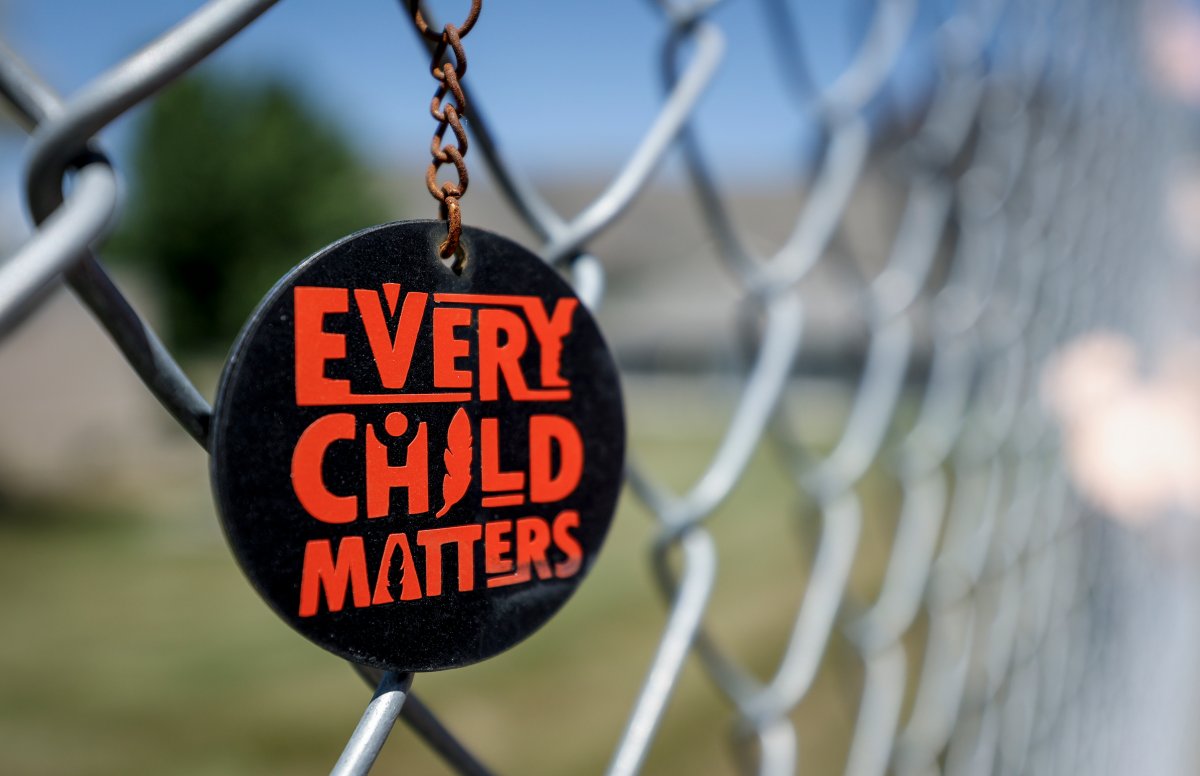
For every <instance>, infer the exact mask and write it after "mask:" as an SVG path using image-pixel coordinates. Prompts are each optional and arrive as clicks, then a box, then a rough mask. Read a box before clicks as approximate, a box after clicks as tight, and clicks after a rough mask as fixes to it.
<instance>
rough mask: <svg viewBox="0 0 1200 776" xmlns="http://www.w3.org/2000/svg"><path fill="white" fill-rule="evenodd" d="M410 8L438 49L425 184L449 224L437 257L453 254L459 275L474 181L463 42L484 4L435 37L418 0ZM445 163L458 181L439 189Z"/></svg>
mask: <svg viewBox="0 0 1200 776" xmlns="http://www.w3.org/2000/svg"><path fill="white" fill-rule="evenodd" d="M409 5H410V9H411V11H412V14H413V21H414V23H415V24H416V27H417V30H418V31H419V32H420V33H421V35H423V36H424V37H425V38H426V39H427V40H430V41H434V42H435V43H436V45H435V47H434V49H433V65H432V73H433V77H434V78H435V79H436V80H437V82H438V88H437V91H436V92H434V95H433V100H432V101H431V102H430V104H429V113H430V115H432V116H433V118H434V120H436V121H437V123H438V125H437V129H436V130H434V132H433V141H432V142H431V143H430V146H429V153H430V155H431V156H432V157H433V161H431V162H430V163H429V169H428V170H427V171H426V173H425V186H426V188H428V189H429V193H430V194H431V195H432V196H433V198H434V199H436V200H437V201H438V203H439V216H440V218H441V219H442V220H443V221H446V226H447V229H446V239H445V240H444V241H442V244H441V245H440V246H439V247H438V253H440V254H441V257H442V258H443V259H448V258H450V257H451V256H454V257H455V263H454V268H455V270H456V271H458V270H460V269H461V267H462V262H463V261H464V260H465V257H464V255H463V252H462V251H461V250H460V248H461V246H460V245H459V239H460V238H461V236H462V212H461V208H460V206H459V200H460V199H462V197H463V196H464V195H465V194H466V193H467V185H468V183H469V182H470V177H469V176H468V174H467V163H466V162H465V161H464V159H463V157H465V156H466V155H467V130H466V129H464V128H463V125H462V120H463V119H464V118H466V116H467V95H466V93H465V92H464V91H463V88H462V82H461V80H462V77H463V76H464V75H466V74H467V53H466V51H465V50H464V49H463V45H462V39H463V38H465V37H466V36H467V34H468V33H469V32H470V31H471V28H472V27H474V26H475V22H476V20H477V19H478V18H479V11H480V9H481V8H482V6H483V0H471V10H470V11H469V12H468V14H467V18H466V20H465V21H464V22H463V23H462V26H461V27H456V26H455V25H453V24H451V23H449V22H447V23H446V25H445V26H444V27H443V28H442V33H441V35H438V34H436V33H434V32H433V30H431V29H430V27H429V25H428V24H427V23H426V21H425V17H424V16H422V14H421V6H420V2H419V0H412V1H411V2H410V4H409ZM451 53H452V54H453V55H454V57H453V59H454V61H453V62H451V61H450V57H449V56H448V54H451ZM447 94H449V95H450V96H451V97H452V98H453V99H454V102H453V103H450V102H446V101H445V99H446V95H447ZM447 128H449V129H450V130H451V131H452V132H453V133H454V140H455V143H446V142H445V137H446V129H447ZM445 164H453V165H454V171H455V172H456V173H457V175H458V182H457V183H453V182H451V181H446V182H445V183H443V184H442V185H441V186H438V182H437V178H438V171H439V170H440V169H441V168H442V166H443V165H445Z"/></svg>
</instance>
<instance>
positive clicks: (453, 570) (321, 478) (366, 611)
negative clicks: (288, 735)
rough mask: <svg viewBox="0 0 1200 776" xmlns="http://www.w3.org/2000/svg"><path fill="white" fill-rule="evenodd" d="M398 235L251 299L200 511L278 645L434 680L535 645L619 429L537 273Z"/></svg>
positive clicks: (582, 341)
mask: <svg viewBox="0 0 1200 776" xmlns="http://www.w3.org/2000/svg"><path fill="white" fill-rule="evenodd" d="M445 231H446V226H445V224H444V223H442V222H437V221H407V222H400V223H393V224H387V225H384V226H378V227H374V228H371V229H367V230H365V231H362V232H359V233H357V234H355V235H352V236H350V237H347V238H345V239H343V240H341V241H340V242H337V243H335V244H333V245H331V246H329V247H328V248H325V249H324V250H322V251H320V252H319V253H317V254H315V255H314V256H312V257H311V258H309V259H308V260H306V261H305V262H304V263H302V264H301V265H300V266H298V267H296V269H294V270H293V271H292V272H290V273H289V274H288V275H287V276H286V277H284V278H283V279H282V280H280V281H279V283H277V284H276V285H275V287H274V288H273V289H272V290H271V291H270V293H269V294H267V297H266V299H264V300H263V302H262V303H261V304H260V305H259V307H258V309H257V310H256V311H255V312H254V314H253V316H252V317H251V318H250V321H249V322H248V323H247V324H246V327H245V328H244V329H243V330H242V333H241V335H240V336H239V337H238V340H237V342H236V343H235V345H234V347H233V352H232V355H231V357H230V359H229V362H228V364H227V365H226V367H225V371H224V374H223V375H222V378H221V383H220V387H219V389H218V391H217V400H216V405H215V407H214V411H213V427H212V436H211V442H210V452H211V454H212V479H213V489H214V493H215V497H216V501H217V505H218V508H219V510H220V513H221V521H222V525H223V526H224V529H225V534H226V536H227V538H228V540H229V543H230V545H231V547H232V548H233V552H234V554H235V555H236V557H237V560H238V562H239V563H240V564H241V567H242V569H243V570H244V571H245V573H246V575H247V576H248V577H249V578H250V581H251V582H252V583H253V585H254V587H255V588H256V589H257V590H258V592H259V593H260V594H261V595H262V596H263V598H265V599H266V600H267V602H268V603H269V604H270V605H271V607H272V608H274V609H275V611H276V612H277V613H278V614H279V615H280V616H281V617H282V618H283V619H284V620H286V621H287V622H288V623H289V624H291V625H292V627H294V628H295V629H296V630H298V631H299V632H300V633H302V634H303V635H304V636H306V637H307V638H309V639H311V640H312V641H314V642H316V643H317V644H319V645H320V646H322V647H324V648H325V649H328V650H330V651H331V652H334V653H336V654H338V655H341V656H343V657H346V658H348V659H350V660H353V661H356V662H359V663H364V664H367V665H372V666H376V667H379V668H389V669H395V670H400V671H432V670H437V669H442V668H451V667H454V666H461V665H466V664H469V663H474V662H477V661H479V660H483V659H485V658H488V657H491V656H492V655H495V654H497V653H499V652H501V651H503V650H505V649H507V648H508V647H511V646H512V645H514V644H516V643H517V642H519V641H521V640H522V639H524V638H525V637H526V636H528V635H530V634H531V633H532V632H533V631H534V630H536V629H537V628H538V627H539V626H541V625H542V624H544V623H545V622H546V621H547V620H548V619H549V618H550V617H551V616H552V615H553V614H554V613H555V612H556V611H557V610H558V608H559V607H560V606H562V605H563V603H564V602H565V601H566V599H567V598H568V597H569V596H570V595H571V593H572V592H574V590H575V588H576V587H577V586H578V584H579V582H580V580H582V579H583V577H584V575H585V574H586V573H587V571H588V569H589V568H590V567H591V564H592V562H593V561H594V559H595V557H596V553H597V552H598V551H599V549H600V545H601V543H602V542H603V540H604V537H605V534H606V533H607V532H608V526H609V523H610V522H611V521H612V515H613V510H614V509H615V506H616V501H617V495H618V492H619V490H620V483H621V472H622V466H623V463H624V451H625V421H624V414H623V408H622V402H621V393H620V386H619V384H618V379H617V371H616V368H615V366H614V364H613V361H612V357H611V356H610V355H609V352H608V349H607V348H606V347H605V344H604V341H603V339H602V338H601V336H600V332H599V331H598V330H597V328H596V325H595V323H594V321H593V320H592V317H591V315H590V314H589V313H588V311H587V310H586V309H585V308H584V307H583V305H582V304H580V302H579V300H578V299H577V298H576V297H575V295H574V294H573V293H572V291H571V289H570V287H569V286H568V285H567V284H566V283H565V282H563V280H562V279H561V278H559V276H558V275H557V274H556V273H555V272H554V271H553V270H552V269H551V268H549V267H547V266H546V265H545V264H544V263H543V262H542V261H541V260H539V259H538V258H537V257H536V256H534V255H533V254H531V253H529V252H528V251H526V250H525V249H523V248H521V247H520V246H518V245H516V244H514V243H512V242H510V241H509V240H506V239H504V238H501V237H498V236H496V235H494V234H490V233H488V232H483V231H480V230H478V229H471V228H465V229H464V231H463V244H464V246H465V248H466V257H467V259H466V264H465V266H463V267H462V268H461V272H456V271H454V270H452V269H450V268H448V267H447V266H445V265H444V264H443V263H442V262H441V261H440V260H439V259H438V257H437V247H438V245H439V243H440V241H441V239H442V238H443V237H444V235H445Z"/></svg>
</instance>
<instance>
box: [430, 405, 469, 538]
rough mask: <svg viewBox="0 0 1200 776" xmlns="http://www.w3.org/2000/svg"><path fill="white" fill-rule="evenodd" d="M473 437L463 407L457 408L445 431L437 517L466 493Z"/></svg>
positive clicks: (448, 509)
mask: <svg viewBox="0 0 1200 776" xmlns="http://www.w3.org/2000/svg"><path fill="white" fill-rule="evenodd" d="M473 446H474V439H473V438H472V437H471V419H470V418H468V417H467V411H466V409H465V408H463V407H459V408H458V412H456V413H454V418H453V419H451V421H450V428H449V430H448V431H447V432H446V452H445V453H443V454H442V460H443V461H445V462H446V476H445V477H444V478H443V479H442V501H443V502H445V503H443V504H442V508H441V509H439V510H438V512H437V517H441V516H442V515H444V514H446V513H447V512H448V511H450V507H452V506H454V505H455V504H457V503H458V502H459V501H460V500H461V499H462V497H463V496H465V495H466V493H467V486H468V485H470V484H471V457H472V455H473Z"/></svg>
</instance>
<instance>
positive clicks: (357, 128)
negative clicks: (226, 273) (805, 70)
mask: <svg viewBox="0 0 1200 776" xmlns="http://www.w3.org/2000/svg"><path fill="white" fill-rule="evenodd" d="M199 5H200V2H198V0H111V1H110V2H93V1H91V0H0V36H2V37H3V38H4V40H5V41H6V42H7V43H8V44H9V45H10V46H11V47H12V48H14V49H15V50H16V51H17V52H19V53H20V54H21V55H22V56H23V57H24V58H25V59H26V60H27V61H28V62H29V63H30V64H31V65H32V66H33V67H34V68H35V69H36V70H37V71H38V72H40V73H41V74H42V75H43V76H44V77H45V78H46V79H47V80H48V81H49V82H50V83H51V84H52V85H54V86H55V87H56V88H58V89H59V90H60V91H61V92H63V93H64V94H67V95H69V94H71V93H72V92H74V91H75V90H77V89H79V88H80V87H81V86H83V85H84V84H86V83H87V82H88V80H90V79H91V78H93V77H94V76H95V75H96V74H98V73H100V72H102V71H103V70H104V69H106V68H108V67H110V66H112V65H113V64H115V63H117V62H118V61H120V60H121V59H122V58H124V57H125V56H127V55H128V54H129V53H130V52H132V51H134V50H136V48H137V47H139V46H141V45H143V44H144V43H146V42H148V41H149V40H151V39H152V38H154V37H155V36H156V35H158V34H160V33H161V32H162V31H163V30H165V29H167V28H168V27H170V26H171V25H172V24H173V23H175V22H176V21H178V20H179V19H181V18H183V17H184V16H186V15H187V14H188V13H189V12H191V11H193V10H194V9H195V8H197V7H198V6H199ZM432 5H433V7H434V8H435V9H436V11H438V12H442V13H445V14H447V15H453V16H455V17H459V16H460V15H461V14H462V13H463V9H465V7H466V5H467V3H466V1H465V0H439V1H438V2H434V3H433V4H432ZM762 5H763V4H762V3H760V2H757V0H729V2H727V3H725V4H724V5H723V6H722V7H721V9H720V11H719V12H718V13H717V15H716V18H715V20H716V21H717V22H718V23H719V24H720V26H721V28H722V29H723V30H724V32H725V34H726V36H727V43H728V49H727V53H726V58H725V61H724V62H723V63H722V66H721V69H720V72H719V75H718V76H717V79H716V81H715V82H714V84H713V87H712V89H711V90H710V92H709V93H708V94H707V95H706V97H705V99H704V102H703V103H702V109H701V112H700V115H699V119H700V126H701V127H702V137H703V139H704V141H705V143H706V147H707V148H708V149H709V151H710V153H711V154H712V155H713V157H714V158H715V159H717V160H718V163H719V166H720V167H721V168H723V169H724V170H726V171H728V172H729V173H730V174H735V175H738V176H739V177H740V178H741V179H742V180H744V181H745V182H747V183H750V182H752V181H753V180H755V179H756V176H757V177H761V176H772V175H775V176H778V175H780V173H781V172H783V173H784V174H787V172H788V171H790V170H791V169H792V168H793V166H794V165H796V164H799V163H800V161H801V159H802V156H803V154H802V148H803V142H802V140H801V138H803V137H805V136H807V133H806V130H805V128H806V126H807V122H806V119H805V116H804V113H803V110H802V109H801V107H800V106H799V105H797V104H796V103H795V102H794V101H789V100H788V99H787V98H786V96H785V95H784V93H783V92H782V91H781V83H782V81H781V79H786V78H789V77H791V76H790V74H788V73H781V72H780V71H779V61H778V59H777V58H776V57H775V56H774V52H773V51H772V50H771V49H770V45H769V40H768V37H767V35H766V31H767V28H766V26H765V24H766V21H765V20H766V17H765V15H764V13H763V10H762ZM872 5H873V0H846V2H825V1H821V2H817V1H815V0H814V1H813V2H793V3H792V6H793V7H794V10H795V12H796V13H797V14H798V15H802V17H803V19H804V22H805V23H804V26H803V32H802V34H803V36H804V37H803V38H802V41H803V43H804V45H805V46H806V47H807V48H808V49H809V51H810V53H811V59H812V61H813V62H814V67H815V70H816V75H817V77H818V78H819V79H821V80H828V79H830V78H832V77H833V76H834V74H836V72H837V71H838V70H839V69H840V68H841V67H842V66H843V65H844V64H845V62H846V61H847V58H848V56H849V54H850V52H851V51H852V50H853V48H854V47H855V46H856V45H857V43H858V41H859V40H860V39H861V35H862V32H863V29H864V25H865V20H866V16H867V14H868V13H869V11H870V8H871V7H872ZM409 24H410V23H409V21H408V19H407V18H406V16H405V14H404V13H403V12H402V10H401V9H400V7H399V3H397V2H396V0H340V1H338V2H335V1H334V0H282V2H280V3H279V4H278V5H277V6H276V7H274V8H273V9H272V10H270V11H268V12H267V13H266V14H265V16H263V18H261V19H260V20H259V21H258V22H256V23H255V24H253V25H251V26H250V27H249V28H248V29H247V30H245V31H244V32H243V33H242V34H241V35H240V36H238V37H237V38H235V39H234V40H233V41H232V42H231V43H229V44H228V45H227V46H226V47H225V48H223V49H222V50H220V51H219V52H218V53H217V54H216V55H215V56H214V57H212V58H211V59H210V60H209V61H208V62H206V63H205V64H204V65H203V66H202V67H203V68H205V69H217V70H220V71H222V72H224V73H226V74H229V75H232V76H235V77H252V76H254V75H257V74H261V73H264V72H267V73H273V74H278V75H281V76H283V77H285V78H287V79H289V80H291V81H292V82H294V83H295V84H297V85H298V86H299V87H300V88H301V89H302V90H303V92H304V93H305V94H306V95H307V97H308V98H309V99H310V100H311V101H312V102H313V103H314V104H316V105H317V106H319V107H320V108H321V110H323V111H325V112H328V113H329V114H330V115H333V116H335V117H336V118H337V121H338V123H339V124H341V125H342V126H343V127H344V128H345V129H346V130H347V132H348V133H349V134H350V136H351V137H352V138H353V139H354V140H355V141H356V142H357V144H358V145H359V146H360V148H361V150H362V153H363V154H364V155H365V156H366V157H368V158H370V159H372V160H374V163H375V164H376V165H377V166H380V167H384V168H388V167H396V168H398V169H401V170H408V169H419V167H420V166H421V165H422V164H423V163H424V160H425V158H426V154H427V150H426V149H427V143H428V138H429V134H430V132H431V130H432V126H433V123H432V120H431V119H430V118H429V115H428V112H427V107H428V102H429V98H430V97H431V95H432V91H433V89H432V84H433V82H432V79H431V78H430V77H429V74H428V72H427V66H428V60H427V56H426V54H425V52H424V50H423V49H422V48H421V47H420V45H419V43H418V41H417V39H416V36H415V34H414V33H413V32H412V30H411V29H410V26H409ZM931 27H932V20H930V19H928V18H923V19H922V20H921V22H920V28H919V29H918V33H917V34H918V39H921V38H922V37H926V38H927V36H928V30H929V29H930V28H931ZM663 29H664V25H663V24H662V21H661V19H660V17H659V15H658V13H657V11H656V10H655V9H654V8H653V7H652V6H651V4H650V3H648V2H645V0H606V1H605V2H578V1H576V2H563V1H561V0H560V1H559V2H554V1H553V0H490V2H487V3H485V6H484V10H483V14H482V16H481V19H480V21H479V24H478V26H477V27H476V29H475V30H474V31H473V32H472V33H471V35H470V37H469V38H468V39H467V42H466V46H467V53H468V55H469V60H470V70H469V73H468V75H467V78H468V79H469V81H470V83H471V85H472V87H473V88H474V89H475V92H476V94H477V95H478V96H479V99H480V102H481V103H482V105H483V107H484V108H485V109H486V111H487V113H488V117H489V119H490V121H491V124H492V126H493V129H494V131H495V133H496V134H497V135H498V137H499V139H500V141H501V143H502V145H503V146H504V148H505V149H506V151H507V153H508V154H509V155H510V156H511V157H512V158H513V159H514V160H515V161H516V162H517V163H518V164H520V165H521V166H522V167H523V168H524V169H526V170H528V171H530V172H532V173H533V174H534V175H540V176H543V177H575V176H588V177H595V176H604V175H611V174H612V172H613V171H614V170H615V168H616V166H617V165H618V164H619V163H620V161H621V160H622V159H623V158H624V157H626V156H627V155H628V154H629V153H630V151H631V150H632V149H633V147H634V145H635V144H636V143H637V141H638V139H639V138H640V136H641V134H642V132H643V131H644V130H645V129H646V128H647V127H648V126H649V124H650V122H651V121H652V120H653V118H654V115H655V113H656V110H657V106H658V103H659V101H660V99H661V86H660V82H659V76H658V73H659V49H660V45H661V40H662V36H663ZM922 56H923V49H922V47H919V46H915V47H912V49H911V50H910V52H908V54H907V55H906V66H905V67H904V68H903V71H904V72H907V73H915V72H919V71H920V70H922V69H923V67H922V66H923V65H925V66H927V63H926V62H924V61H923V59H922ZM926 72H928V71H927V70H926ZM916 81H917V79H915V78H912V77H903V76H902V77H901V78H900V79H898V86H899V87H900V91H901V92H904V91H905V90H907V91H908V92H911V91H912V90H913V88H914V87H913V84H914V83H916ZM136 120H137V114H136V112H134V113H133V114H132V115H130V116H127V117H126V118H123V119H122V120H120V121H119V122H118V123H116V124H114V125H113V127H112V128H111V129H110V130H108V131H106V133H105V134H104V135H103V136H102V140H103V141H104V142H105V144H106V147H107V148H109V149H110V151H111V152H112V155H113V156H114V158H115V160H116V161H117V163H118V166H120V164H121V161H122V157H123V156H124V155H125V154H126V153H127V151H128V145H129V138H130V136H131V131H130V129H131V127H132V126H133V124H134V123H135V122H136ZM23 141H24V139H23V138H22V137H20V136H18V135H15V134H14V135H9V136H0V209H5V210H8V211H9V212H8V213H7V214H6V215H7V217H5V215H0V229H3V228H4V227H5V225H6V224H11V220H12V213H11V210H12V204H13V200H14V198H15V197H16V196H17V193H16V192H17V191H19V186H18V185H17V182H16V180H15V179H16V178H17V177H18V176H19V174H20V169H21V165H22V164H23V145H24V142H23ZM747 147H749V148H751V149H753V150H752V151H751V152H750V153H747V152H746V150H745V149H746V148H747ZM667 174H668V175H670V172H669V171H668V173H667Z"/></svg>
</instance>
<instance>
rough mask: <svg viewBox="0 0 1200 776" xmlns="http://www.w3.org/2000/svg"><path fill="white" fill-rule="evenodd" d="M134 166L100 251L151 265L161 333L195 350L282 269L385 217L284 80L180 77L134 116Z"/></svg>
mask: <svg viewBox="0 0 1200 776" xmlns="http://www.w3.org/2000/svg"><path fill="white" fill-rule="evenodd" d="M132 172H133V174H132V181H131V184H132V185H131V195H130V199H129V202H128V207H127V209H126V211H125V213H126V215H125V218H124V219H123V220H122V223H121V227H120V229H119V231H118V233H117V234H116V235H115V237H114V238H113V240H112V242H111V243H110V245H109V248H108V251H107V252H108V253H110V254H112V255H114V256H116V257H118V259H125V260H127V261H128V262H129V263H131V264H134V265H136V266H139V267H141V268H143V269H144V270H145V271H146V272H147V274H148V275H149V276H150V278H151V279H152V280H153V281H154V282H155V283H156V285H157V286H158V288H159V291H160V293H161V295H162V297H161V298H162V299H163V301H164V302H165V307H166V309H165V314H166V316H167V320H166V324H167V327H168V329H167V336H168V338H169V339H170V340H171V342H172V343H173V344H175V345H177V346H179V347H182V348H188V349H192V350H196V349H200V348H208V347H212V346H217V345H225V344H227V343H228V342H229V340H230V339H231V338H232V336H233V335H234V334H235V333H236V332H237V331H238V329H240V328H241V325H242V323H243V322H244V321H245V319H246V317H247V316H248V315H249V313H250V311H251V310H252V309H253V308H254V305H255V304H256V303H257V302H258V300H259V299H261V298H262V296H263V294H264V293H266V291H267V290H268V289H269V288H270V286H271V284H272V283H274V282H275V280H277V279H278V278H279V276H280V275H282V274H283V273H284V272H286V271H287V270H288V269H289V268H291V267H292V266H293V265H295V264H297V263H298V262H299V261H300V260H301V259H303V258H305V257H306V256H308V255H309V254H310V253H312V252H313V251H315V250H317V249H319V248H321V247H322V246H324V245H326V244H327V243H330V242H332V241H333V240H335V239H337V238H339V237H342V236H344V235H346V234H349V233H351V232H353V231H356V230H358V229H361V228H363V227H366V226H370V225H371V224H375V223H379V222H380V221H383V220H385V219H386V213H387V209H386V208H385V207H384V205H383V203H382V199H381V197H380V195H379V193H378V187H377V185H376V182H375V181H373V180H372V178H371V175H370V174H369V173H368V172H367V170H366V168H365V167H364V166H363V165H362V163H361V162H360V161H359V160H358V159H356V158H355V155H354V153H353V151H352V149H351V148H350V146H349V145H348V143H347V142H346V140H344V139H343V137H342V135H341V134H340V133H339V132H338V131H337V130H336V128H335V127H334V126H333V125H332V124H331V123H329V122H328V121H326V120H324V119H323V118H321V117H319V116H317V115H316V114H315V113H314V112H313V111H312V110H311V109H310V108H309V107H308V106H307V105H305V103H304V102H303V101H302V100H301V99H300V98H299V96H298V95H297V93H296V92H295V90H293V89H292V88H290V87H288V86H287V85H285V84H283V83H280V82H274V81H267V82H260V83H256V84H252V85H245V84H234V83H232V82H229V81H227V80H223V79H217V78H213V77H211V76H209V77H196V76H193V77H190V78H188V79H185V80H183V81H181V82H179V83H178V84H176V85H175V86H173V87H172V88H171V89H170V90H169V91H167V92H165V93H164V94H163V95H162V96H161V97H159V99H157V100H156V101H155V102H154V103H153V104H152V106H151V107H150V109H149V112H148V114H147V115H146V116H145V117H144V118H143V120H142V121H141V123H140V124H139V126H138V128H137V133H136V138H135V152H134V157H133V171H132Z"/></svg>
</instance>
